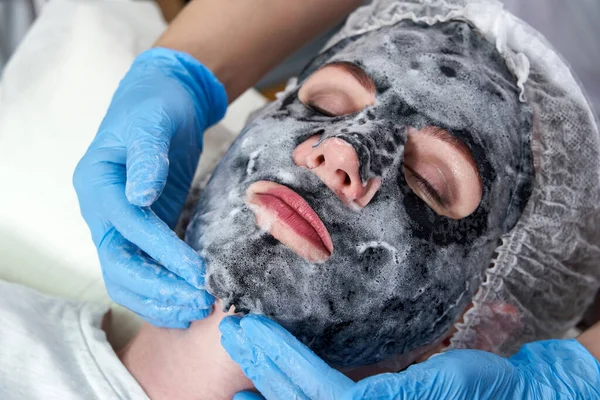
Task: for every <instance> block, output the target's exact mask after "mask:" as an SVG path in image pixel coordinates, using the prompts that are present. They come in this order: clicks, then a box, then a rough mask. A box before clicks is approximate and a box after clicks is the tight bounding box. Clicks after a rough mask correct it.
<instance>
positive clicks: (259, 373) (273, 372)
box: [219, 317, 310, 400]
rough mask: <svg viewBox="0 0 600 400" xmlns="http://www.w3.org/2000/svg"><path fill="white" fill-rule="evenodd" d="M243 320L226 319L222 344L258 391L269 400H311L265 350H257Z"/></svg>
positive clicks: (221, 327)
mask: <svg viewBox="0 0 600 400" xmlns="http://www.w3.org/2000/svg"><path fill="white" fill-rule="evenodd" d="M239 321H240V319H239V317H226V318H224V319H223V320H222V321H221V323H220V324H219V329H220V330H221V334H222V337H221V345H222V346H223V348H224V349H225V351H227V353H228V354H229V355H230V357H231V358H232V359H233V361H235V362H236V363H238V364H239V365H240V367H242V370H243V371H244V374H245V375H246V376H247V377H248V379H250V380H251V381H252V383H253V384H254V386H255V387H256V389H258V391H259V392H260V393H261V394H262V395H263V396H265V398H266V399H268V400H279V399H299V400H300V399H301V400H304V399H306V400H309V399H310V398H309V397H308V396H306V395H305V394H304V393H302V390H301V389H300V388H299V387H298V386H297V385H295V384H294V383H293V382H292V381H291V380H290V379H289V378H288V376H286V375H285V374H284V373H283V372H282V371H281V370H280V369H279V368H278V367H277V366H276V365H275V364H274V363H273V361H271V360H270V359H269V358H268V357H267V356H266V355H265V353H264V352H263V351H262V350H261V349H259V348H257V347H253V344H252V342H250V341H249V340H248V338H247V337H246V335H245V333H244V331H243V329H242V328H241V327H240V324H239Z"/></svg>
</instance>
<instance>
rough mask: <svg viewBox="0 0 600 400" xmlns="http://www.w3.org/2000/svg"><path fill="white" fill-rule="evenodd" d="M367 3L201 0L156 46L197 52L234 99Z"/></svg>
mask: <svg viewBox="0 0 600 400" xmlns="http://www.w3.org/2000/svg"><path fill="white" fill-rule="evenodd" d="M361 3H362V0H327V1H323V0H295V1H291V0H195V1H193V2H191V3H190V4H189V5H188V6H187V7H186V8H185V9H184V10H183V11H182V12H181V13H180V14H179V16H177V18H176V19H175V20H174V21H173V22H172V24H171V25H170V26H169V28H168V29H167V30H166V31H165V33H164V34H163V35H162V36H161V37H160V38H159V40H158V41H157V42H156V44H155V45H156V46H160V47H168V48H172V49H175V50H179V51H184V52H186V53H189V54H191V55H192V56H194V57H195V58H196V59H198V60H199V61H200V62H202V63H203V64H204V65H205V66H207V67H208V68H209V69H210V70H211V71H213V72H214V73H215V75H216V76H217V78H219V80H220V81H221V82H222V83H223V84H224V85H225V89H226V90H227V95H228V96H229V101H230V102H231V101H233V100H234V99H235V98H236V97H237V96H239V95H240V94H241V93H242V92H244V91H245V90H246V89H247V88H249V87H250V86H252V85H254V84H255V83H256V82H257V81H258V80H259V79H260V78H261V77H262V76H263V75H264V74H265V73H266V72H268V71H269V70H270V69H271V68H273V67H274V66H275V65H277V64H278V63H280V62H281V61H283V59H284V58H285V57H286V56H288V55H289V54H291V53H292V52H293V51H295V50H296V49H298V48H300V47H301V46H302V45H303V44H304V43H306V42H308V41H310V40H311V39H313V38H315V37H316V36H317V35H318V34H319V33H322V32H324V31H326V30H327V29H328V28H330V27H332V26H333V25H334V24H336V23H337V22H339V21H340V20H341V19H342V18H343V17H345V16H346V15H347V14H349V13H350V12H351V11H352V10H354V9H355V8H356V7H358V6H359V5H360V4H361Z"/></svg>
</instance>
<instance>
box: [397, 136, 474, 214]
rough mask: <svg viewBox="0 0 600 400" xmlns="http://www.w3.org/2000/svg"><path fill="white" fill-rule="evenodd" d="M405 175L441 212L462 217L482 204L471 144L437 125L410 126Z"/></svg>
mask: <svg viewBox="0 0 600 400" xmlns="http://www.w3.org/2000/svg"><path fill="white" fill-rule="evenodd" d="M404 177H405V179H406V183H407V184H408V186H409V187H410V188H411V190H412V191H413V192H414V193H415V194H416V195H417V196H418V197H420V198H421V199H422V200H423V201H424V202H425V203H427V205H429V206H430V207H431V208H432V209H433V210H434V211H435V212H436V213H438V214H439V215H444V216H447V217H449V218H452V219H462V218H465V217H467V216H469V215H471V214H472V213H473V212H474V211H475V210H476V209H477V207H478V206H479V203H480V202H481V197H482V192H483V189H482V184H481V178H480V175H479V170H478V168H477V164H476V163H475V161H474V160H473V157H472V156H471V153H470V151H469V149H468V147H467V146H466V145H465V144H464V143H463V142H462V141H460V139H458V138H457V137H455V136H453V135H451V134H450V133H449V132H447V131H446V130H443V129H441V128H437V127H431V126H430V127H425V128H423V129H421V130H419V131H418V130H416V129H414V128H412V127H409V129H408V138H407V141H406V144H405V147H404Z"/></svg>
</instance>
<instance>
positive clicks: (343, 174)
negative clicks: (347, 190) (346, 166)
mask: <svg viewBox="0 0 600 400" xmlns="http://www.w3.org/2000/svg"><path fill="white" fill-rule="evenodd" d="M335 173H336V174H337V175H338V176H339V177H340V178H342V182H344V186H350V184H351V183H352V179H350V175H348V173H346V171H343V170H341V169H338V170H337V171H335Z"/></svg>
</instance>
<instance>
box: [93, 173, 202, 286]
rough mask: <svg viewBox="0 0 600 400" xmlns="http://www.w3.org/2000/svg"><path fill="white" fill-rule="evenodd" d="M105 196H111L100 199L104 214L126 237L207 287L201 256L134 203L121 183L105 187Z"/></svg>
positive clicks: (176, 271)
mask: <svg viewBox="0 0 600 400" xmlns="http://www.w3.org/2000/svg"><path fill="white" fill-rule="evenodd" d="M103 196H104V197H105V198H107V199H111V201H110V202H102V203H101V205H102V206H104V209H103V211H104V214H105V215H106V216H107V217H108V220H109V221H110V222H111V224H113V226H114V227H115V229H116V230H117V231H119V232H120V233H121V235H123V237H125V238H126V239H127V240H129V241H130V242H132V243H134V244H135V245H136V246H138V247H139V248H140V249H141V250H143V251H144V252H145V253H147V254H148V255H149V256H150V257H152V258H153V259H154V260H155V261H157V262H158V263H160V264H161V265H162V266H164V267H165V268H166V269H168V270H169V271H171V272H173V273H174V274H175V275H177V276H179V277H181V278H183V279H184V280H185V281H186V282H188V283H189V284H190V285H192V286H194V287H196V288H198V289H204V273H205V269H204V263H203V262H202V259H201V258H200V256H199V255H198V254H196V252H195V251H194V250H193V249H192V248H191V247H190V246H188V245H187V244H186V243H185V242H184V241H182V240H181V239H179V238H178V237H177V235H176V234H175V232H173V231H172V230H171V228H169V226H168V225H167V224H166V223H165V222H164V221H162V220H161V219H160V218H158V216H157V215H156V214H155V213H154V212H153V211H152V210H151V209H150V208H139V207H136V206H132V205H131V204H130V203H129V202H128V201H127V199H126V198H125V194H124V191H123V186H122V185H118V184H114V185H111V186H108V187H106V188H105V189H104V192H103Z"/></svg>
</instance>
